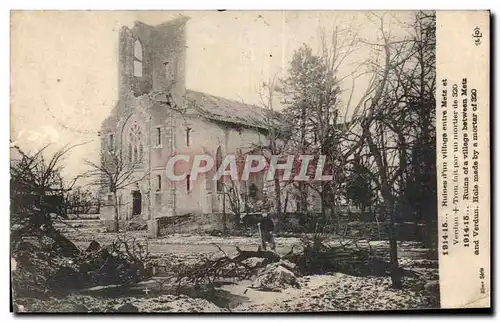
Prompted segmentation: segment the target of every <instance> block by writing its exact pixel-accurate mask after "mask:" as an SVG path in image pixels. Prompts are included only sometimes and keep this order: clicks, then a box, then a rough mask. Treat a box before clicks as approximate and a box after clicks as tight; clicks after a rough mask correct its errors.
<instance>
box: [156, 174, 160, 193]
mask: <svg viewBox="0 0 500 322" xmlns="http://www.w3.org/2000/svg"><path fill="white" fill-rule="evenodd" d="M156 190H157V191H161V175H157V176H156Z"/></svg>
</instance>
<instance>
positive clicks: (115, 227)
mask: <svg viewBox="0 0 500 322" xmlns="http://www.w3.org/2000/svg"><path fill="white" fill-rule="evenodd" d="M113 202H114V208H115V218H114V219H115V220H114V227H113V231H114V232H116V233H117V232H118V231H119V229H120V223H119V214H118V195H117V193H116V191H113Z"/></svg>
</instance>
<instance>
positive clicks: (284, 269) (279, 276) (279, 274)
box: [250, 260, 300, 292]
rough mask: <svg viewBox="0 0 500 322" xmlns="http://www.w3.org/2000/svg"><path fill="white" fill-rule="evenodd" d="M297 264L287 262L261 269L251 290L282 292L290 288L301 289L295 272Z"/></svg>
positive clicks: (272, 264) (282, 261)
mask: <svg viewBox="0 0 500 322" xmlns="http://www.w3.org/2000/svg"><path fill="white" fill-rule="evenodd" d="M294 270H295V264H293V263H290V262H288V261H286V260H281V261H279V262H277V263H271V264H269V265H267V266H266V267H263V268H261V269H260V271H259V272H258V274H257V277H256V278H255V280H254V281H253V283H252V285H251V286H250V287H251V288H254V289H257V290H260V291H271V292H280V291H281V290H283V289H285V288H288V287H295V288H299V287H300V284H299V282H298V280H297V277H296V276H295V273H294V272H293V271H294Z"/></svg>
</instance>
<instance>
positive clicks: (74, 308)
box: [16, 295, 226, 313]
mask: <svg viewBox="0 0 500 322" xmlns="http://www.w3.org/2000/svg"><path fill="white" fill-rule="evenodd" d="M16 305H17V307H22V308H23V310H22V312H52V313H55V312H64V313H66V312H74V313H86V312H89V313H90V312H105V313H106V312H107V313H110V312H128V313H134V312H224V311H226V309H223V308H220V307H218V306H216V305H215V304H213V303H211V302H209V301H207V300H205V299H201V298H190V297H188V296H185V295H160V296H157V297H144V298H135V297H122V298H114V299H111V298H101V297H99V298H98V297H92V296H86V295H70V296H67V297H65V298H62V299H58V298H49V299H47V300H40V299H36V298H22V299H19V303H16Z"/></svg>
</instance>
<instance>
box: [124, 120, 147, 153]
mask: <svg viewBox="0 0 500 322" xmlns="http://www.w3.org/2000/svg"><path fill="white" fill-rule="evenodd" d="M142 134H143V132H142V129H141V127H140V126H139V124H137V122H134V123H133V124H132V126H131V127H130V130H129V133H128V161H129V162H141V161H142V159H143V155H144V144H143V135H142Z"/></svg>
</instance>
